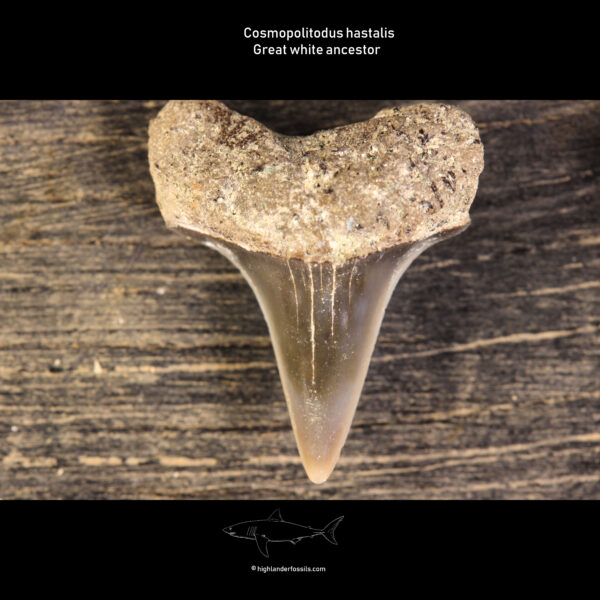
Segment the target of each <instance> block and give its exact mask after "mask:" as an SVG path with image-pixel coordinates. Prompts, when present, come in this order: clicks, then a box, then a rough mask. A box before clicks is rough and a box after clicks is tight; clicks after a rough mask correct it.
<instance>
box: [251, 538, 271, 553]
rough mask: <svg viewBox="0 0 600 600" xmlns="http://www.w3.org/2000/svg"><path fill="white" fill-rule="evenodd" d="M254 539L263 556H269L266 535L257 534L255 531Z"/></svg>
mask: <svg viewBox="0 0 600 600" xmlns="http://www.w3.org/2000/svg"><path fill="white" fill-rule="evenodd" d="M254 539H255V540H256V545H257V546H258V549H259V550H260V553H261V554H262V555H263V556H266V557H267V558H269V549H268V548H267V546H268V544H269V540H268V539H267V537H266V536H264V535H257V534H256V533H255V534H254Z"/></svg>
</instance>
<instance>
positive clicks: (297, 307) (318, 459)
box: [205, 236, 442, 483]
mask: <svg viewBox="0 0 600 600" xmlns="http://www.w3.org/2000/svg"><path fill="white" fill-rule="evenodd" d="M441 237H442V236H433V237H431V238H430V239H428V240H425V241H422V242H418V243H414V244H404V245H402V246H398V247H396V248H391V249H388V250H385V251H383V252H378V253H374V254H370V255H368V256H367V257H365V258H355V259H352V260H349V261H347V262H345V263H344V264H342V265H340V266H335V265H333V264H332V263H306V262H304V261H300V260H297V259H287V260H286V259H282V258H278V257H274V256H270V255H267V254H261V253H257V252H250V251H247V250H243V249H241V248H239V247H235V246H233V245H232V244H227V243H223V242H220V241H216V240H206V241H205V243H206V244H207V245H209V246H210V247H212V248H214V249H216V250H218V251H219V252H221V254H223V255H224V256H226V257H227V258H228V259H229V260H230V261H231V262H233V264H235V265H236V266H237V267H238V269H239V270H240V271H241V272H242V273H243V275H244V277H245V278H246V280H247V281H248V283H249V284H250V286H251V287H252V289H253V290H254V293H255V295H256V297H257V299H258V302H259V304H260V307H261V309H262V312H263V314H264V317H265V319H266V321H267V324H268V327H269V333H270V336H271V340H272V343H273V348H274V351H275V356H276V359H277V366H278V369H279V374H280V377H281V381H282V384H283V389H284V392H285V397H286V401H287V406H288V409H289V413H290V418H291V421H292V426H293V429H294V434H295V437H296V443H297V445H298V450H299V453H300V456H301V458H302V463H303V465H304V468H305V470H306V473H307V475H308V477H309V478H310V480H311V481H313V482H314V483H322V482H324V481H325V480H327V478H328V477H329V475H330V474H331V472H332V470H333V469H334V467H335V465H336V463H337V461H338V458H339V456H340V452H341V450H342V447H343V445H344V442H345V440H346V437H347V435H348V431H349V429H350V426H351V424H352V420H353V417H354V413H355V411H356V407H357V404H358V400H359V398H360V394H361V391H362V388H363V384H364V381H365V377H366V374H367V371H368V368H369V363H370V360H371V355H372V353H373V348H374V346H375V342H376V340H377V335H378V333H379V329H380V326H381V322H382V320H383V316H384V312H385V309H386V307H387V304H388V302H389V299H390V297H391V295H392V293H393V291H394V288H395V287H396V283H397V282H398V280H399V279H400V277H401V276H402V274H403V273H404V271H405V270H406V269H407V268H408V266H409V265H410V264H411V262H412V261H413V260H414V259H415V258H416V257H417V256H418V255H419V254H421V252H423V251H424V250H425V249H426V248H428V247H430V246H431V245H433V244H434V243H436V242H437V241H439V240H440V239H441Z"/></svg>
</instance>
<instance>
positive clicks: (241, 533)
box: [223, 509, 344, 558]
mask: <svg viewBox="0 0 600 600" xmlns="http://www.w3.org/2000/svg"><path fill="white" fill-rule="evenodd" d="M343 518H344V517H343V516H341V517H338V518H337V519H334V520H333V521H331V523H328V524H327V525H325V527H323V529H317V528H315V527H310V526H309V525H298V524H297V523H290V522H289V521H284V520H283V518H282V517H281V511H280V510H279V509H277V510H276V511H275V512H273V514H271V516H270V517H269V518H268V519H263V520H261V521H242V522H241V523H236V524H235V525H230V526H229V527H225V528H223V531H224V532H225V533H226V534H228V535H230V536H231V537H236V538H241V539H243V540H255V541H256V545H257V546H258V549H259V550H260V553H261V554H262V555H263V556H266V557H267V558H269V549H268V545H269V542H290V543H292V544H294V545H295V544H297V543H298V542H299V541H300V540H303V539H305V538H313V537H317V536H319V535H322V536H323V537H324V538H325V539H326V540H327V541H328V542H329V543H331V544H335V545H336V546H337V541H336V539H335V537H334V535H333V534H334V532H335V529H336V527H337V526H338V525H339V524H340V523H341V522H342V519H343Z"/></svg>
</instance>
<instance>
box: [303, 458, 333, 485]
mask: <svg viewBox="0 0 600 600" xmlns="http://www.w3.org/2000/svg"><path fill="white" fill-rule="evenodd" d="M303 464H304V470H305V471H306V474H307V475H308V478H309V479H310V480H311V481H312V482H313V483H316V484H320V483H325V482H326V481H327V480H328V479H329V476H330V475H331V473H332V472H333V469H334V468H335V462H333V463H332V462H331V461H329V460H326V461H325V460H324V461H322V462H310V463H307V462H304V463H303Z"/></svg>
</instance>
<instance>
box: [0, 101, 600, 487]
mask: <svg viewBox="0 0 600 600" xmlns="http://www.w3.org/2000/svg"><path fill="white" fill-rule="evenodd" d="M400 103H402V102H396V101H285V102H284V101H262V102H259V101H230V102H229V104H230V105H231V106H232V107H234V108H236V109H238V110H242V111H243V112H246V113H247V114H252V115H253V116H256V117H257V118H260V119H262V120H264V121H265V122H267V123H268V124H269V125H271V126H273V127H276V128H278V129H279V130H280V131H283V132H285V133H293V134H303V133H308V132H310V131H312V130H314V129H316V128H324V127H329V126H334V125H339V124H342V123H346V122H352V121H357V120H360V119H363V118H368V117H370V116H371V115H372V114H373V113H374V112H375V111H376V110H378V109H380V108H381V107H383V106H389V105H394V104H400ZM457 104H459V105H461V106H462V107H463V108H465V109H466V110H467V111H468V112H469V113H470V114H471V115H472V116H473V118H474V119H475V120H476V122H477V123H478V125H479V126H480V129H481V135H482V140H483V142H484V147H485V160H486V168H485V170H484V172H483V174H482V177H481V180H480V187H479V192H478V195H477V198H476V200H475V203H474V205H473V208H472V218H473V224H472V226H471V228H470V229H469V230H468V231H467V232H465V233H464V234H462V235H461V236H459V237H457V238H454V239H452V240H449V241H447V242H445V243H443V244H440V245H438V246H435V247H434V248H432V249H431V250H429V251H428V252H426V253H425V254H424V255H423V256H422V257H420V258H419V259H418V260H417V261H416V262H415V264H414V265H413V266H412V267H411V269H409V271H408V272H407V274H406V275H405V277H404V278H403V280H402V281H401V283H400V284H399V286H398V289H397V291H396V293H395V294H394V297H393V299H392V301H391V305H390V307H389V310H388V312H387V315H386V319H385V321H384V323H383V327H382V330H381V335H380V339H379V343H378V346H377V348H376V350H375V355H374V358H373V363H372V365H371V368H370V370H369V374H368V378H367V381H366V384H365V389H364V393H363V397H362V399H361V403H360V404H359V409H358V412H357V415H356V419H355V423H354V426H353V429H352V430H351V433H350V436H349V438H348V441H347V444H346V447H345V449H344V452H343V455H342V458H341V460H340V463H339V465H338V467H337V468H336V470H335V471H334V473H333V475H332V477H331V479H330V480H329V481H328V482H327V483H325V484H323V485H321V486H314V485H313V484H311V483H310V482H309V481H308V480H307V479H306V477H305V475H304V473H303V470H302V467H301V465H300V461H299V459H298V458H297V454H296V448H295V444H294V440H293V435H292V432H291V428H290V426H289V419H288V415H287V411H286V407H285V402H284V399H283V392H282V389H281V385H280V383H279V379H278V375H277V371H276V367H275V362H274V357H273V353H272V349H271V346H270V342H269V338H268V332H267V329H266V325H265V323H264V321H263V318H262V315H261V314H260V311H259V308H258V305H257V303H256V300H255V299H254V297H253V295H252V292H251V290H250V288H249V287H248V286H247V285H246V283H245V282H244V280H243V279H242V277H241V276H240V275H239V274H238V272H237V271H236V270H235V269H234V268H233V267H232V266H231V265H230V264H229V263H228V262H227V261H226V260H225V259H223V258H222V257H221V256H220V255H218V254H217V253H215V252H214V251H211V250H209V249H208V248H204V247H202V246H199V245H196V244H194V243H193V242H190V241H186V240H185V239H183V238H180V237H177V236H175V235H174V234H171V233H170V232H169V231H167V230H166V229H165V227H164V225H163V221H162V219H161V217H160V214H159V212H158V209H157V207H156V205H155V203H154V191H153V185H152V181H151V179H150V176H149V173H148V167H147V157H146V151H147V144H146V142H147V134H146V128H147V124H148V120H149V119H150V118H151V117H152V116H153V115H154V114H156V112H157V111H158V110H159V109H160V107H161V106H162V105H163V102H162V101H149V102H138V101H123V102H106V101H103V102H91V101H77V102H71V101H68V102H64V101H63V102H55V101H52V102H37V101H35V102H34V101H28V102H20V101H19V102H16V101H15V102H1V103H0V181H1V183H0V498H187V497H190V498H223V499H224V498H257V499H258V498H357V499H358V498H582V497H593V498H599V497H600V428H599V424H598V422H599V420H600V385H599V383H600V376H599V373H600V300H599V298H600V223H599V217H600V196H599V191H600V181H599V177H600V166H599V165H600V102H597V101H515V102H506V101H464V102H457Z"/></svg>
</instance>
